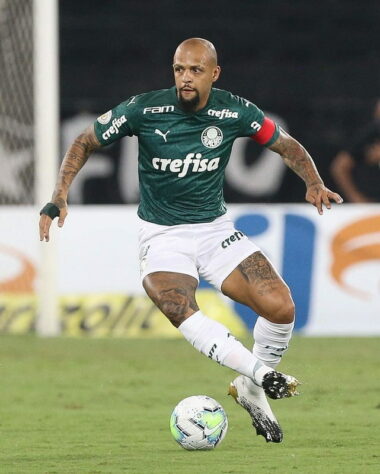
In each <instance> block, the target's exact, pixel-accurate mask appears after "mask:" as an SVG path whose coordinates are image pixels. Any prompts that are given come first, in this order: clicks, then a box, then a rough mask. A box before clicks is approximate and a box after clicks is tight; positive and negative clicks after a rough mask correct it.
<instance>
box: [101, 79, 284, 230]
mask: <svg viewBox="0 0 380 474" xmlns="http://www.w3.org/2000/svg"><path fill="white" fill-rule="evenodd" d="M94 127H95V134H96V136H97V138H98V140H99V142H100V143H101V145H108V144H110V143H113V142H114V141H116V140H118V139H120V138H122V137H124V136H132V135H136V136H137V137H138V142H139V156H138V172H139V186H140V204H139V208H138V215H139V216H140V217H141V219H143V220H146V221H149V222H154V223H156V224H161V225H178V224H187V223H200V222H211V221H213V220H214V219H216V218H217V217H219V216H221V215H222V214H224V213H225V212H226V206H225V202H224V198H223V181H224V171H225V168H226V166H227V163H228V160H229V158H230V154H231V149H232V145H233V143H234V140H235V139H236V138H238V137H252V138H254V139H256V141H258V142H259V143H260V144H262V145H265V146H269V145H271V144H272V143H274V142H275V141H276V139H277V137H278V133H279V131H278V127H277V125H276V124H274V123H273V122H272V121H271V120H269V119H267V118H266V117H265V116H264V113H263V112H262V111H261V110H260V109H259V108H258V107H256V105H254V104H253V103H252V102H250V101H248V100H246V99H243V98H241V97H238V96H236V95H233V94H231V93H230V92H227V91H223V90H220V89H215V88H213V89H212V90H211V93H210V96H209V99H208V102H207V105H206V106H205V107H204V108H203V109H201V110H199V111H197V112H195V113H187V112H185V111H183V110H182V109H181V107H180V105H179V102H178V98H177V94H176V88H175V87H172V88H170V89H163V90H158V91H152V92H148V93H145V94H141V95H137V96H133V97H131V98H129V99H128V100H126V101H125V102H122V103H121V104H119V105H118V106H116V107H115V108H113V109H112V110H109V111H108V112H106V113H105V114H103V115H102V116H100V117H99V118H98V119H97V120H96V121H95V124H94Z"/></svg>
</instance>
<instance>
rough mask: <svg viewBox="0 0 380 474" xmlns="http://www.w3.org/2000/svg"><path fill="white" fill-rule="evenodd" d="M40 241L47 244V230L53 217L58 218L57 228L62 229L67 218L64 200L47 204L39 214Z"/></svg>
mask: <svg viewBox="0 0 380 474" xmlns="http://www.w3.org/2000/svg"><path fill="white" fill-rule="evenodd" d="M40 216H41V217H40V240H41V241H44V240H45V241H46V242H49V230H50V226H51V223H52V222H53V219H54V218H55V217H58V227H62V226H63V224H64V223H65V219H66V216H67V203H66V201H65V200H64V199H59V200H57V202H49V203H47V204H46V205H45V206H44V207H43V208H42V209H41V212H40Z"/></svg>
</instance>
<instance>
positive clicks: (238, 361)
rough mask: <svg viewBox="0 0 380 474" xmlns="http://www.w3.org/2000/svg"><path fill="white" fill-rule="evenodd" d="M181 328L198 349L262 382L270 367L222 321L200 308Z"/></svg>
mask: <svg viewBox="0 0 380 474" xmlns="http://www.w3.org/2000/svg"><path fill="white" fill-rule="evenodd" d="M178 329H179V330H180V331H181V333H182V334H183V336H184V337H185V339H186V340H187V341H189V342H190V344H192V345H193V346H194V347H195V348H196V349H197V350H198V351H199V352H201V353H202V354H204V355H206V356H207V357H210V359H213V360H215V361H216V362H218V363H219V364H221V365H224V366H226V367H229V368H230V369H233V370H236V371H237V372H239V373H241V374H243V375H246V376H247V377H249V378H250V379H254V380H255V381H256V383H258V384H259V385H261V383H262V379H263V377H264V375H265V374H266V373H267V372H270V370H271V369H270V368H269V367H266V366H265V365H264V364H263V362H261V361H260V360H259V359H258V358H257V356H256V355H254V354H253V353H252V352H250V351H249V350H248V349H247V348H246V347H244V346H243V344H242V343H241V342H239V341H238V340H237V339H235V337H233V336H232V335H231V333H230V332H229V331H228V329H227V328H226V327H225V326H223V324H220V323H219V322H217V321H214V320H213V319H210V318H208V317H207V316H205V315H204V314H203V313H202V312H201V311H197V312H196V313H194V314H193V315H191V316H190V317H189V318H187V319H185V321H184V322H183V323H182V324H181V325H180V326H179V328H178Z"/></svg>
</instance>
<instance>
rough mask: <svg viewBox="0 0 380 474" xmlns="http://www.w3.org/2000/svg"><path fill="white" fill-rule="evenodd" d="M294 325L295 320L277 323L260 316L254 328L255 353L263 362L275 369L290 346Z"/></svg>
mask: <svg viewBox="0 0 380 474" xmlns="http://www.w3.org/2000/svg"><path fill="white" fill-rule="evenodd" d="M293 327H294V322H293V323H289V324H275V323H272V322H270V321H268V320H267V319H265V318H263V317H261V316H260V317H259V318H258V319H257V321H256V324H255V327H254V329H253V338H254V340H255V343H254V345H253V350H252V352H253V354H254V355H255V356H256V357H257V359H259V360H260V361H261V362H262V363H263V364H265V365H266V366H268V367H272V368H273V369H274V368H275V367H276V366H277V364H278V363H279V362H280V361H281V357H282V355H283V353H284V352H285V351H286V349H287V348H288V344H289V341H290V338H291V337H292V331H293Z"/></svg>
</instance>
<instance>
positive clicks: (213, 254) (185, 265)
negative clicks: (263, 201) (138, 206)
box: [139, 215, 260, 290]
mask: <svg viewBox="0 0 380 474" xmlns="http://www.w3.org/2000/svg"><path fill="white" fill-rule="evenodd" d="M140 224H141V227H140V230H139V258H140V272H141V279H144V277H145V276H146V275H148V274H149V273H153V272H176V273H185V274H186V275H191V276H192V277H194V278H196V279H197V280H198V281H199V276H201V277H202V278H204V279H205V280H207V281H208V282H209V283H211V284H212V285H213V286H214V287H215V288H217V289H218V290H220V289H221V286H222V283H223V281H224V280H225V279H226V278H227V276H228V275H229V274H230V273H231V272H232V271H233V270H234V269H235V268H236V267H237V266H238V265H239V263H241V262H242V261H243V260H244V259H245V258H247V257H248V256H249V255H251V254H252V253H254V252H257V251H259V250H260V248H259V247H257V246H256V245H255V244H254V243H253V242H251V241H250V240H249V239H248V237H247V236H246V235H245V234H243V232H241V231H239V230H237V229H235V227H234V224H233V222H232V221H231V220H230V219H229V218H228V217H227V216H226V215H223V216H221V217H218V218H217V219H215V220H214V221H212V222H206V223H201V224H180V225H174V226H165V225H158V224H153V223H152V222H146V221H144V220H142V219H140Z"/></svg>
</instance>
